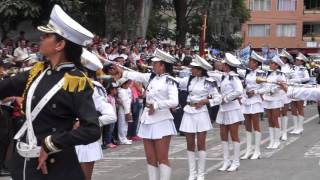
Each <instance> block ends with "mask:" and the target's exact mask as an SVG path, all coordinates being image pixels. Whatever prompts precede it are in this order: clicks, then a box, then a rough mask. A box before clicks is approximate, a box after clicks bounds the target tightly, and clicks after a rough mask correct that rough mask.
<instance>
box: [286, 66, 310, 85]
mask: <svg viewBox="0 0 320 180" xmlns="http://www.w3.org/2000/svg"><path fill="white" fill-rule="evenodd" d="M309 80H310V76H309V73H308V70H307V68H305V67H304V66H302V65H300V66H295V67H294V68H293V72H292V74H291V78H290V80H289V82H292V83H306V82H308V81H309Z"/></svg>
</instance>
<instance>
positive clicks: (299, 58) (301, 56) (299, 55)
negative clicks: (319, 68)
mask: <svg viewBox="0 0 320 180" xmlns="http://www.w3.org/2000/svg"><path fill="white" fill-rule="evenodd" d="M296 59H298V60H301V61H304V62H305V63H306V62H308V58H307V57H306V56H305V55H303V54H302V53H301V52H299V53H298V56H297V57H296Z"/></svg>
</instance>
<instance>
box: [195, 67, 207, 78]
mask: <svg viewBox="0 0 320 180" xmlns="http://www.w3.org/2000/svg"><path fill="white" fill-rule="evenodd" d="M196 68H197V69H200V70H201V76H205V77H209V75H208V71H207V70H205V69H203V68H201V67H196Z"/></svg>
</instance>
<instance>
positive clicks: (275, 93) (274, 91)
mask: <svg viewBox="0 0 320 180" xmlns="http://www.w3.org/2000/svg"><path fill="white" fill-rule="evenodd" d="M267 81H268V83H264V88H265V89H266V92H267V93H265V94H264V95H263V99H264V100H265V101H281V99H282V98H281V96H282V95H283V93H281V91H280V89H279V87H278V85H277V84H275V83H277V82H278V81H286V78H285V76H284V74H283V73H281V72H280V71H272V72H270V74H269V75H268V77H267Z"/></svg>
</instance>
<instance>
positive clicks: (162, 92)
mask: <svg viewBox="0 0 320 180" xmlns="http://www.w3.org/2000/svg"><path fill="white" fill-rule="evenodd" d="M123 77H124V78H128V79H132V80H135V81H139V82H142V83H143V84H144V86H145V87H146V103H147V105H148V104H153V106H154V108H155V112H154V113H153V114H152V115H149V114H148V108H147V107H145V108H144V110H143V113H142V115H141V119H140V120H141V122H142V123H144V124H153V123H157V122H160V121H163V120H168V119H173V116H172V114H171V112H170V108H175V107H176V106H178V104H179V98H178V88H177V82H176V80H175V79H174V78H173V77H171V76H170V75H168V74H162V75H160V76H159V75H156V76H155V77H154V78H153V79H152V80H151V81H150V82H149V79H150V77H151V73H139V72H129V71H124V72H123Z"/></svg>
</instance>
